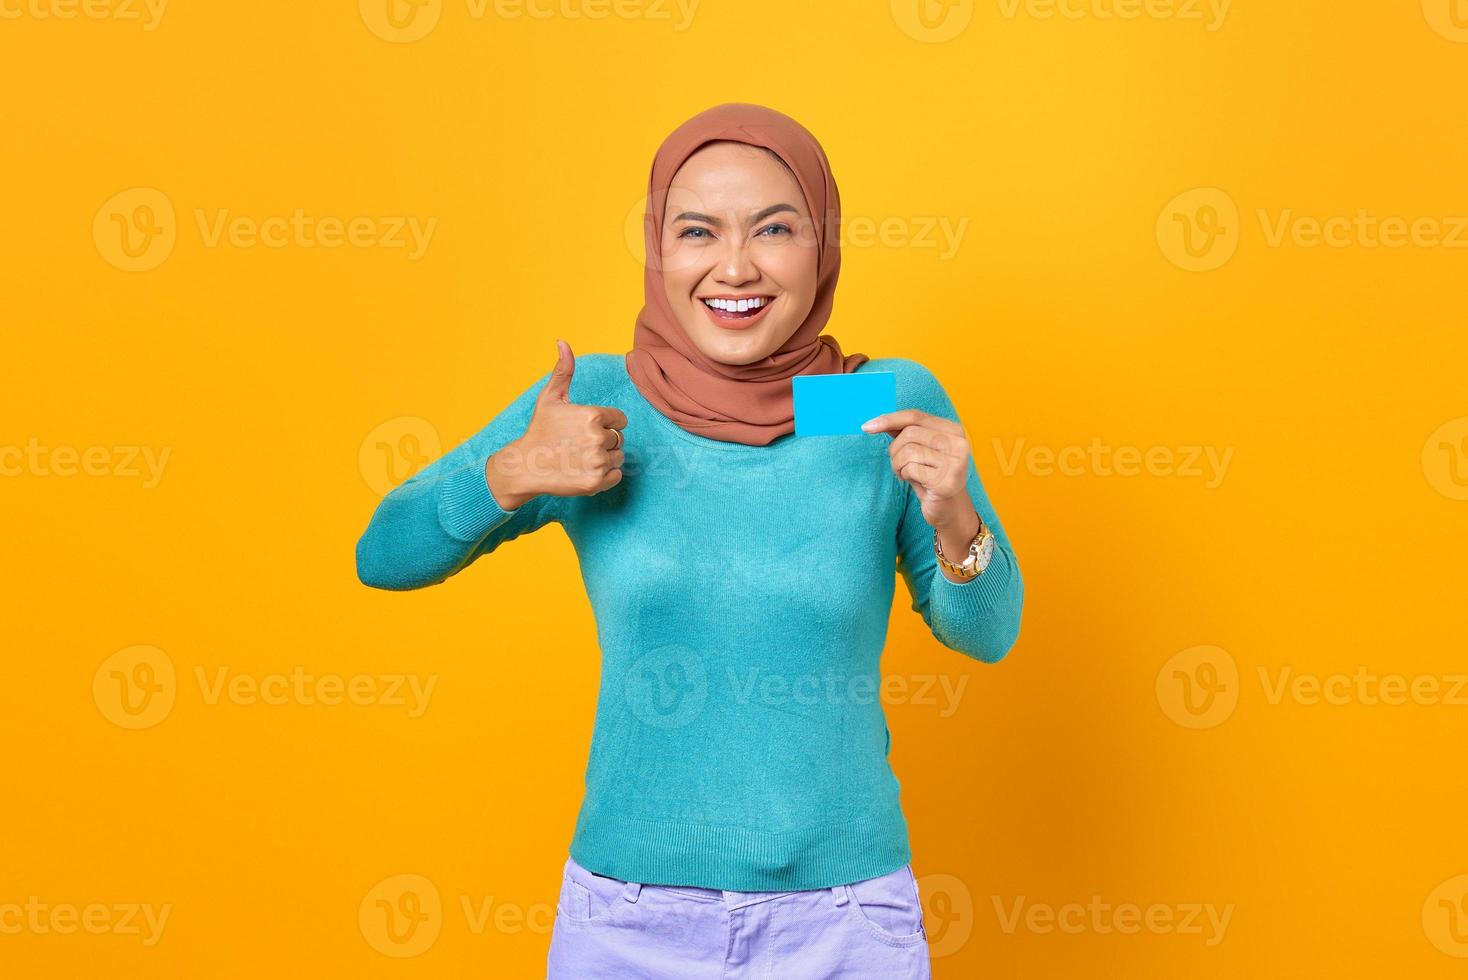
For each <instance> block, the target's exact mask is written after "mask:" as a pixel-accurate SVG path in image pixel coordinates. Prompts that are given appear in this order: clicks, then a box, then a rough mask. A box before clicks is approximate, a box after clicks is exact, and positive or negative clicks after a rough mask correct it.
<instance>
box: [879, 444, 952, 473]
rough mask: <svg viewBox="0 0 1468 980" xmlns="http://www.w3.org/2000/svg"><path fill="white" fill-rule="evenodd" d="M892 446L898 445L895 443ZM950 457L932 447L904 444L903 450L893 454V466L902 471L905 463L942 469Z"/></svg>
mask: <svg viewBox="0 0 1468 980" xmlns="http://www.w3.org/2000/svg"><path fill="white" fill-rule="evenodd" d="M892 445H894V446H895V445H897V443H895V442H894V443H893V444H892ZM947 460H948V457H946V456H944V455H943V454H942V453H940V452H938V451H937V450H936V449H933V448H932V447H930V446H924V445H922V444H920V443H916V442H907V443H903V445H902V448H901V449H899V450H898V451H897V452H895V453H893V454H892V466H893V468H894V469H897V470H899V471H900V470H901V469H902V464H904V463H923V464H924V465H927V466H932V467H935V468H939V469H941V468H942V467H943V464H944V463H945V462H946V461H947Z"/></svg>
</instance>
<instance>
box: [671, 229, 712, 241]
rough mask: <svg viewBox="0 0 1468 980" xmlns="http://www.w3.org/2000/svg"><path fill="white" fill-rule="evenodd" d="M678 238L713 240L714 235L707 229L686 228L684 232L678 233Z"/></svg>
mask: <svg viewBox="0 0 1468 980" xmlns="http://www.w3.org/2000/svg"><path fill="white" fill-rule="evenodd" d="M678 237H679V238H688V239H695V238H713V237H714V236H713V235H712V234H710V232H709V230H708V229H707V228H699V227H692V228H684V229H683V230H682V231H680V232H678Z"/></svg>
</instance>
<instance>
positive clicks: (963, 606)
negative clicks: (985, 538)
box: [928, 549, 1014, 622]
mask: <svg viewBox="0 0 1468 980" xmlns="http://www.w3.org/2000/svg"><path fill="white" fill-rule="evenodd" d="M1013 577H1014V573H1013V571H1012V566H1011V565H1010V563H1009V561H1008V560H1007V556H1006V555H1004V554H1003V553H1002V552H1001V551H999V550H998V549H995V551H994V556H993V558H992V559H991V560H990V562H989V567H988V568H986V569H984V571H983V572H982V573H980V574H979V575H978V576H977V577H975V578H971V579H969V580H968V581H967V582H951V581H949V580H948V576H946V575H944V574H943V570H942V569H941V568H935V569H933V587H932V589H931V590H930V591H929V593H928V602H929V605H930V607H931V609H932V611H933V615H935V616H937V617H938V618H939V619H940V620H941V621H942V622H972V621H973V620H974V619H976V618H981V614H983V613H986V612H988V611H989V610H990V609H993V608H994V607H995V606H996V605H998V604H1000V603H1002V602H1003V601H1004V597H1005V595H1006V594H1007V593H1008V592H1009V587H1010V580H1011V579H1012V578H1013Z"/></svg>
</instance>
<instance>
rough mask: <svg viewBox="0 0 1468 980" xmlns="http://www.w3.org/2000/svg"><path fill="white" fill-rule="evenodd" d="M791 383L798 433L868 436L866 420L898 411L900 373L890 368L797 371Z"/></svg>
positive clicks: (800, 434)
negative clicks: (863, 427)
mask: <svg viewBox="0 0 1468 980" xmlns="http://www.w3.org/2000/svg"><path fill="white" fill-rule="evenodd" d="M790 383H791V385H792V388H793V391H794V395H795V434H796V435H798V436H846V435H853V436H862V435H867V434H868V433H865V432H862V431H861V424H862V423H863V422H865V421H866V420H867V419H869V418H874V417H876V416H878V415H883V414H885V413H887V412H895V411H897V375H895V374H893V373H892V372H891V371H869V372H865V373H862V374H797V375H796V376H795V377H793V378H791V379H790Z"/></svg>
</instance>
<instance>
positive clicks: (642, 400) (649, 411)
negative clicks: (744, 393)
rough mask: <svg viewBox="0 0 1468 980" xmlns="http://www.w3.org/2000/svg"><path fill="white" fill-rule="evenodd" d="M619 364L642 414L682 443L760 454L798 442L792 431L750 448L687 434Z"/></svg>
mask: <svg viewBox="0 0 1468 980" xmlns="http://www.w3.org/2000/svg"><path fill="white" fill-rule="evenodd" d="M620 364H621V367H622V376H623V377H624V378H626V380H627V387H628V388H629V389H631V391H632V395H633V397H634V398H636V399H637V402H638V405H639V407H641V409H642V410H643V414H644V415H650V416H652V418H653V419H654V420H655V422H656V423H657V425H658V426H659V427H660V428H662V429H664V430H665V431H667V432H669V433H671V434H672V435H673V436H674V437H675V438H678V439H682V440H683V441H684V442H688V443H691V444H693V445H695V446H702V447H704V448H705V449H716V450H722V451H724V452H732V453H748V452H760V451H762V450H779V449H783V448H784V447H785V446H787V445H794V444H795V443H797V442H799V441H800V440H799V438H798V437H797V436H796V435H795V432H794V430H791V431H790V432H786V433H784V434H783V435H780V436H778V437H777V438H775V439H774V440H773V441H772V442H768V443H766V444H765V445H763V446H752V445H750V444H748V443H744V442H728V441H726V440H724V439H710V438H709V437H708V436H701V435H697V434H696V433H693V432H689V431H688V430H687V429H685V428H683V426H681V425H679V424H678V423H677V422H674V421H673V420H672V419H670V418H668V417H667V416H666V415H664V414H663V413H662V412H661V411H660V410H659V409H658V407H657V406H656V405H654V404H653V403H652V402H650V401H648V400H647V396H646V395H644V394H643V393H642V389H641V388H639V387H637V385H636V384H635V383H634V382H633V380H632V376H631V375H629V374H628V373H627V362H626V361H625V360H622V361H621V362H620Z"/></svg>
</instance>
